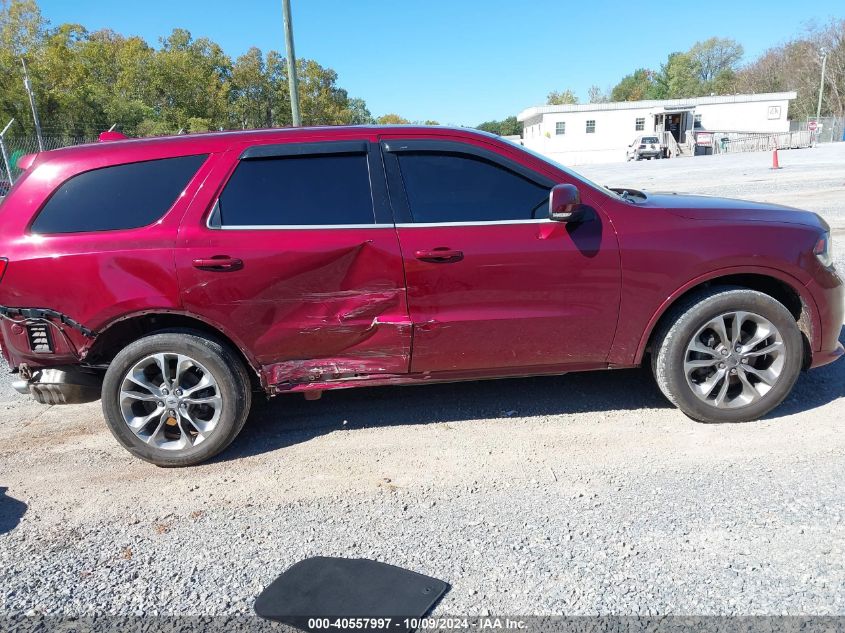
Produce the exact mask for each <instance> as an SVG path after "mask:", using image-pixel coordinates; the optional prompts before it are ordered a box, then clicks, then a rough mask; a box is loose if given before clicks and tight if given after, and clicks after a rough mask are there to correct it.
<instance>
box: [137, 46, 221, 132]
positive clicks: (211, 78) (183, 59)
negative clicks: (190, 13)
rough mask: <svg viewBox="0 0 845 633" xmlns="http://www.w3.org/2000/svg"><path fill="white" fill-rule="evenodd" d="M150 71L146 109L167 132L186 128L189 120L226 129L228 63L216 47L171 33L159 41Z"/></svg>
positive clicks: (218, 47)
mask: <svg viewBox="0 0 845 633" xmlns="http://www.w3.org/2000/svg"><path fill="white" fill-rule="evenodd" d="M151 70H152V72H153V75H152V82H151V84H152V85H151V87H152V101H153V102H152V103H151V104H150V105H151V106H152V107H153V109H154V110H155V111H156V113H157V114H158V117H159V118H160V119H161V120H162V122H164V123H165V124H166V126H167V127H168V128H169V130H170V131H172V132H176V131H178V130H179V129H183V128H187V127H188V120H189V119H191V118H200V119H207V120H208V122H209V125H210V126H211V127H213V128H217V127H223V126H227V124H228V123H229V121H230V110H229V90H230V87H231V85H230V81H231V74H232V61H231V59H229V57H228V56H227V55H226V54H225V53H224V52H223V50H222V49H221V48H220V46H219V45H217V44H215V43H214V42H212V41H211V40H209V39H207V38H200V39H198V40H194V39H193V38H192V37H191V33H190V32H189V31H187V30H185V29H174V30H173V32H172V33H171V34H170V35H168V36H167V37H166V38H162V39H161V50H160V51H158V53H157V54H156V56H155V62H154V64H153V68H152V69H151Z"/></svg>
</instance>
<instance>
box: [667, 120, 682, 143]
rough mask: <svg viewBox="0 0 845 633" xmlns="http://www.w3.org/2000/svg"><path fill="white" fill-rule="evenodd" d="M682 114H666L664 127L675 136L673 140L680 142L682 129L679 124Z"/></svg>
mask: <svg viewBox="0 0 845 633" xmlns="http://www.w3.org/2000/svg"><path fill="white" fill-rule="evenodd" d="M682 117H683V114H680V113H678V114H667V115H666V129H667V130H668V131H669V132H671V133H672V136H674V137H675V140H676V141H677V142H678V143H680V142H681V130H682V129H683V128H682V126H681V121H682Z"/></svg>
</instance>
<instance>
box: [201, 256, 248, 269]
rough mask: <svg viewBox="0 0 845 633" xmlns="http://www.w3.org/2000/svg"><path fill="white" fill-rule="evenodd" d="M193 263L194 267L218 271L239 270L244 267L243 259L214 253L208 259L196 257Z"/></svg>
mask: <svg viewBox="0 0 845 633" xmlns="http://www.w3.org/2000/svg"><path fill="white" fill-rule="evenodd" d="M193 264H194V268H199V269H200V270H211V271H216V272H227V271H230V270H239V269H241V268H243V267H244V263H243V261H241V260H240V259H237V258H236V257H229V256H228V255H214V256H213V257H209V258H207V259H195V260H194V262H193Z"/></svg>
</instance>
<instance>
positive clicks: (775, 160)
mask: <svg viewBox="0 0 845 633" xmlns="http://www.w3.org/2000/svg"><path fill="white" fill-rule="evenodd" d="M772 169H780V164H779V163H778V148H777V146H775V149H774V150H772Z"/></svg>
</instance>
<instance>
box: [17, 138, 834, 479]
mask: <svg viewBox="0 0 845 633" xmlns="http://www.w3.org/2000/svg"><path fill="white" fill-rule="evenodd" d="M20 164H21V165H22V166H23V167H24V168H25V172H24V175H23V176H22V177H21V178H20V179H19V181H18V182H16V183H15V186H14V188H13V189H12V191H11V192H10V194H9V196H8V197H7V198H6V199H5V201H4V202H3V203H2V207H0V220H1V221H2V225H3V233H2V237H0V255H2V260H0V275H2V277H1V278H0V317H2V318H0V324H1V325H0V333H1V334H2V347H3V355H4V357H5V358H6V360H7V361H8V362H9V365H10V366H11V367H12V370H13V371H15V372H18V374H19V376H20V379H19V380H18V381H17V382H16V383H15V384H16V388H17V389H18V390H19V391H22V392H26V393H30V394H32V395H33V396H34V397H35V398H37V399H38V400H40V401H41V402H46V403H64V402H81V401H85V400H91V399H95V398H97V397H100V396H102V401H103V411H104V413H105V418H106V422H107V424H108V426H109V428H110V429H111V431H112V433H113V434H114V435H115V437H116V438H117V439H118V441H119V442H120V443H121V444H122V445H123V446H125V447H126V448H127V449H128V450H130V451H131V452H132V453H134V454H135V455H137V456H138V457H141V458H142V459H146V460H148V461H151V462H154V463H156V464H160V465H167V466H178V465H188V464H194V463H197V462H200V461H202V460H204V459H207V458H209V457H211V456H212V455H214V454H216V453H218V452H219V451H221V450H222V449H223V448H225V447H226V446H227V445H228V444H229V443H230V442H231V441H232V440H233V439H234V437H235V436H236V435H237V433H238V431H239V430H240V429H241V427H242V426H243V424H244V421H245V420H246V418H247V414H248V412H249V407H250V401H251V398H252V395H253V393H255V392H263V393H265V394H267V395H271V396H272V395H276V394H280V393H288V392H304V393H305V394H306V395H309V396H310V397H317V396H319V394H320V393H321V392H322V391H323V390H325V389H337V388H347V387H358V386H372V385H397V384H418V383H422V382H434V381H454V380H464V379H480V378H492V377H503V376H524V375H537V374H559V373H565V372H569V371H581V370H593V369H607V368H617V367H634V366H638V365H640V364H642V363H644V362H647V363H649V364H650V365H651V366H652V367H653V369H654V373H655V376H656V379H657V383H658V385H659V386H660V389H661V390H662V391H663V393H665V394H666V396H667V397H668V398H669V399H670V400H671V401H672V402H673V403H675V404H676V405H677V406H678V407H679V408H680V409H681V410H682V411H684V412H685V413H686V414H687V415H689V416H691V417H693V418H695V419H697V420H704V421H739V420H749V419H754V418H757V417H759V416H761V415H763V414H765V413H766V412H768V411H769V410H771V409H772V408H773V407H775V406H777V405H778V404H779V403H780V402H781V401H782V400H783V399H784V397H786V395H787V394H788V393H789V391H790V389H791V388H792V386H793V384H794V383H795V380H796V378H797V376H798V373H799V371H800V370H801V368H802V367H803V368H809V367H815V366H818V365H823V364H825V363H829V362H831V361H833V360H835V359H836V358H838V357H839V356H840V355H841V354H842V353H843V349H842V346H841V345H840V344H839V342H838V337H839V332H840V328H841V326H842V318H843V291H842V285H841V282H840V279H839V277H838V276H837V274H836V272H835V271H834V269H833V266H832V265H831V260H830V236H829V231H828V227H827V225H826V224H825V222H824V221H823V220H822V219H821V218H819V217H818V216H817V215H815V214H813V213H808V212H804V211H797V210H794V209H788V208H785V207H779V206H775V205H767V204H755V203H750V202H740V201H735V200H725V199H720V198H708V197H698V196H680V195H671V194H646V193H643V192H640V191H635V190H625V191H621V190H620V191H614V190H609V189H606V188H603V187H600V186H597V185H595V184H593V183H590V182H588V181H586V180H584V179H583V178H581V177H580V176H577V175H576V174H574V173H572V172H570V171H568V170H566V169H565V168H563V167H561V166H560V165H558V164H556V163H553V162H550V161H549V160H548V159H546V158H543V157H541V156H539V155H534V154H531V153H529V152H528V151H526V150H525V149H523V148H520V147H518V146H516V145H513V144H510V143H508V142H506V141H503V140H500V139H499V138H496V137H494V136H491V135H486V134H482V133H478V132H474V131H470V130H463V129H449V128H433V127H349V128H343V127H339V128H310V129H309V128H302V129H290V130H263V131H253V132H237V133H219V134H203V135H195V136H179V137H171V138H156V139H144V140H126V141H114V142H103V143H99V144H93V145H87V146H81V147H75V148H70V149H63V150H58V151H52V152H45V153H42V154H39V155H37V156H35V157H31V156H30V157H24V158H23V159H21V161H20ZM561 397H562V398H565V397H566V394H565V393H563V394H561Z"/></svg>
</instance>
